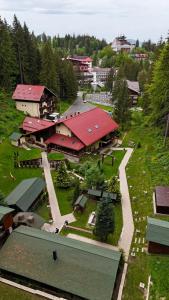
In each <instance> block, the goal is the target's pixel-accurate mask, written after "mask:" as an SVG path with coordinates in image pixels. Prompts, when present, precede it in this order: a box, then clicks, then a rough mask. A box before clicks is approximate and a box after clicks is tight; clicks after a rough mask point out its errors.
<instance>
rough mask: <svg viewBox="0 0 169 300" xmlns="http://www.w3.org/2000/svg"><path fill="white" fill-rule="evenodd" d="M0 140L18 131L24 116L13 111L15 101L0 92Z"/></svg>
mask: <svg viewBox="0 0 169 300" xmlns="http://www.w3.org/2000/svg"><path fill="white" fill-rule="evenodd" d="M0 116H1V117H0V139H2V138H4V137H6V136H9V135H10V134H12V132H13V131H17V132H18V131H19V129H18V127H19V126H20V124H21V123H22V121H23V119H24V118H25V115H24V114H23V112H20V111H18V110H16V109H15V101H14V100H12V97H11V95H9V94H3V93H2V92H0Z"/></svg>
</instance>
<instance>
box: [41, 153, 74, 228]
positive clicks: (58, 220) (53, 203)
mask: <svg viewBox="0 0 169 300" xmlns="http://www.w3.org/2000/svg"><path fill="white" fill-rule="evenodd" d="M42 166H43V168H44V175H45V180H46V186H47V190H48V195H49V204H50V209H51V215H52V219H53V224H51V225H50V224H45V226H44V229H45V230H47V231H50V232H54V231H55V229H56V228H59V229H61V228H62V226H63V224H64V222H65V220H67V221H68V223H71V222H74V221H76V219H75V217H74V215H73V214H68V215H64V216H61V213H60V209H59V204H58V199H57V197H56V193H55V188H54V185H53V180H52V176H51V172H50V165H49V162H48V158H47V154H46V152H42Z"/></svg>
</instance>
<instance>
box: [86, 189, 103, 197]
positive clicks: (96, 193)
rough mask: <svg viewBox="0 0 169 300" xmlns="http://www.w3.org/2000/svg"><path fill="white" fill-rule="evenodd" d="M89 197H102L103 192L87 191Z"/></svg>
mask: <svg viewBox="0 0 169 300" xmlns="http://www.w3.org/2000/svg"><path fill="white" fill-rule="evenodd" d="M87 193H88V195H90V196H93V197H101V193H102V192H101V191H99V190H94V189H89V190H88V191H87Z"/></svg>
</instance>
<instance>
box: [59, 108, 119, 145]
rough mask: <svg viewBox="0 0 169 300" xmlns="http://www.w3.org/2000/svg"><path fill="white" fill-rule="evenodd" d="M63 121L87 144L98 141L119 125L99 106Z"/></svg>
mask: <svg viewBox="0 0 169 300" xmlns="http://www.w3.org/2000/svg"><path fill="white" fill-rule="evenodd" d="M63 123H64V124H65V125H66V126H67V127H68V128H69V129H70V130H71V131H72V132H73V134H74V135H75V136H76V137H77V138H78V139H79V140H81V142H82V143H84V144H85V145H86V146H88V145H91V144H93V143H95V142H97V141H98V140H100V139H101V138H102V137H104V136H105V135H107V134H109V133H110V132H112V131H115V130H116V129H117V128H118V127H119V126H118V124H117V123H116V122H115V121H114V120H112V118H111V117H110V116H109V115H108V113H107V112H105V111H104V110H102V109H100V108H97V107H96V108H93V109H91V110H89V111H86V112H84V113H81V114H79V115H76V116H74V117H72V118H70V119H67V120H64V121H63Z"/></svg>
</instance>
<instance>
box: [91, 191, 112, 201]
mask: <svg viewBox="0 0 169 300" xmlns="http://www.w3.org/2000/svg"><path fill="white" fill-rule="evenodd" d="M87 193H88V195H89V196H90V197H93V198H95V199H96V200H100V198H109V199H110V200H111V201H112V202H113V201H117V194H114V193H109V192H106V191H100V190H95V189H88V192H87Z"/></svg>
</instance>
